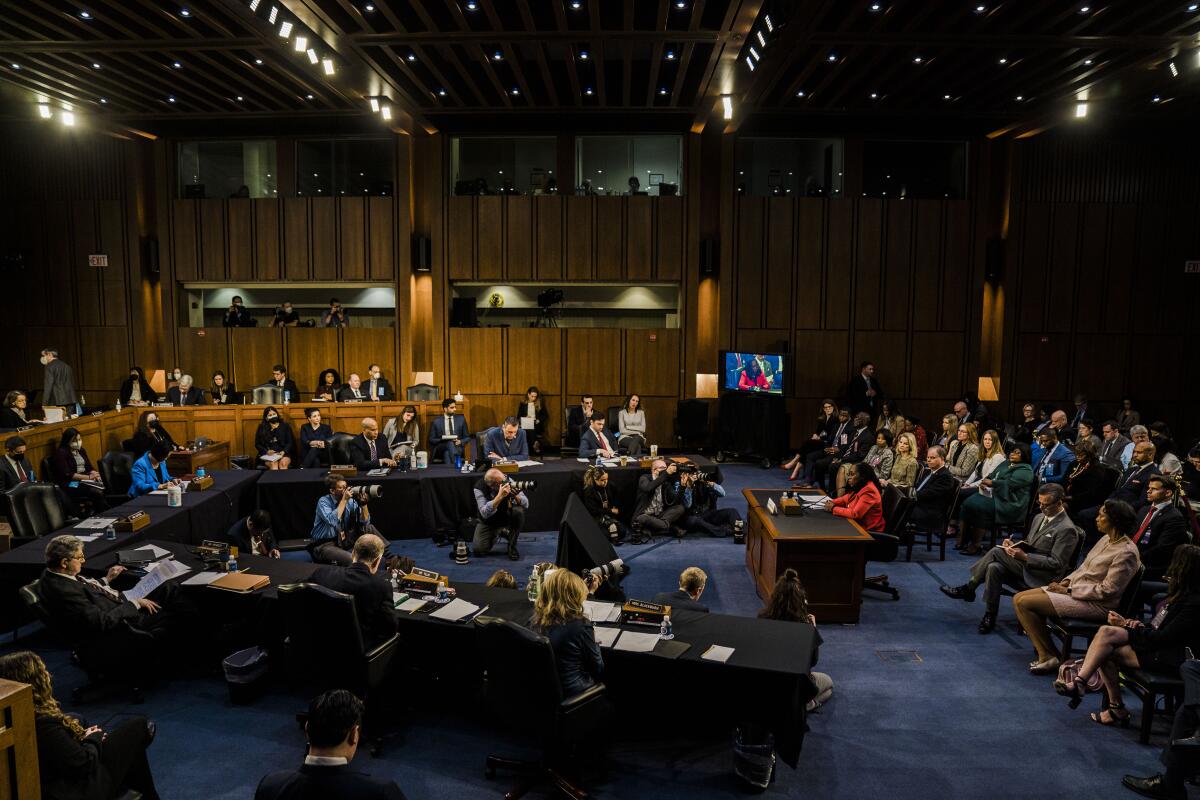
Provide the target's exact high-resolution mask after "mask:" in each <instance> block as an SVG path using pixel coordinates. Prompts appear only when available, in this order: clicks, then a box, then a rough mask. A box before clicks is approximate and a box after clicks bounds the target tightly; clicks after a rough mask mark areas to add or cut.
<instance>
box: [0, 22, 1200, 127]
mask: <svg viewBox="0 0 1200 800" xmlns="http://www.w3.org/2000/svg"><path fill="white" fill-rule="evenodd" d="M251 1H252V0H79V2H60V0H21V2H9V3H3V4H0V58H2V59H3V60H2V62H0V79H2V80H3V81H5V82H7V83H8V84H10V86H9V87H8V90H7V91H5V92H4V93H3V100H2V102H3V108H4V111H5V112H6V113H8V115H10V116H26V115H34V116H36V114H37V108H36V103H37V102H38V100H39V99H44V100H47V101H49V102H50V104H51V105H52V106H55V107H58V106H61V105H62V104H64V103H68V104H71V105H72V106H73V107H74V108H75V109H76V110H77V112H78V113H80V114H81V115H84V116H88V117H93V118H94V119H96V120H97V121H99V122H100V123H101V124H108V125H111V126H113V127H118V128H119V127H120V126H122V125H128V126H132V127H141V128H143V129H146V130H154V128H155V125H156V124H164V125H165V124H168V123H170V122H172V121H174V122H176V123H177V122H178V121H180V120H193V119H202V118H211V117H222V118H231V119H237V118H239V117H245V118H259V119H272V120H282V119H303V118H311V117H339V118H340V117H350V116H354V117H361V118H363V119H364V121H370V118H371V116H372V114H371V110H370V108H369V100H368V98H369V97H371V96H378V97H383V98H385V100H384V102H385V104H390V107H391V109H392V111H393V119H392V121H391V123H390V124H391V125H392V126H393V127H396V128H398V129H407V130H413V129H417V128H424V129H426V130H430V131H432V130H438V129H444V130H470V129H472V128H478V127H480V120H485V119H486V120H487V123H486V125H487V126H488V127H489V128H490V127H491V126H495V125H509V126H511V127H513V128H514V129H516V128H520V127H522V126H528V125H529V124H531V121H536V124H538V125H545V124H553V123H554V120H556V119H557V120H561V121H564V122H566V121H567V120H571V121H577V120H580V119H583V120H589V122H585V123H583V124H589V125H591V126H592V127H598V126H600V125H604V126H611V127H618V126H619V127H621V128H623V129H629V128H630V127H635V128H636V127H639V126H640V127H650V126H654V125H658V126H662V125H666V126H668V127H676V128H679V129H687V128H692V129H698V128H700V127H703V126H704V125H706V124H709V123H712V122H716V123H717V124H722V125H725V126H726V128H727V129H734V128H735V127H737V126H739V125H740V124H742V122H744V121H745V120H748V119H750V120H753V119H754V118H756V117H757V118H759V119H767V118H769V119H772V120H774V119H777V118H781V117H783V118H790V117H795V118H796V119H797V120H802V119H803V118H804V117H806V116H823V115H847V116H860V117H861V116H864V115H865V116H868V117H869V116H900V117H909V118H922V119H928V118H931V117H933V118H939V117H941V118H965V117H977V118H980V119H986V120H987V121H988V124H989V125H990V124H997V125H998V126H999V128H1000V129H1002V130H1008V131H1009V132H1015V133H1021V132H1030V131H1034V130H1038V129H1040V127H1044V126H1048V125H1053V124H1058V123H1060V122H1063V121H1065V120H1067V119H1068V118H1070V117H1072V116H1074V113H1075V108H1076V105H1077V103H1078V102H1079V100H1080V99H1082V98H1083V97H1086V99H1087V101H1088V109H1089V112H1090V113H1091V114H1093V115H1110V116H1127V117H1129V116H1132V117H1134V118H1138V117H1141V116H1143V115H1159V116H1171V117H1177V116H1179V115H1180V114H1190V113H1192V111H1193V110H1194V99H1193V98H1194V97H1195V95H1196V92H1195V85H1196V78H1197V75H1200V56H1198V52H1200V51H1198V49H1197V47H1198V44H1200V43H1198V41H1197V33H1198V32H1200V8H1197V7H1196V6H1194V5H1193V4H1191V3H1189V2H1187V0H1148V1H1147V0H1143V1H1142V2H1130V1H1125V2H1107V1H1106V0H1099V1H1098V2H1095V3H1086V2H1059V1H1057V0H954V2H943V1H935V0H891V1H890V2H889V1H888V0H879V2H872V0H578V2H573V0H413V1H412V2H406V1H405V0H259V2H258V3H257V4H256V8H255V10H253V11H252V10H251V8H250V5H251ZM576 6H578V7H576ZM272 9H275V13H276V20H275V22H274V23H270V22H269V21H268V18H269V16H270V14H271V13H272ZM767 16H770V18H771V26H770V27H771V28H773V30H770V31H769V30H768V26H767V24H766V18H767ZM285 21H290V22H292V23H293V31H292V32H291V35H290V36H289V37H288V38H287V39H284V38H282V37H281V36H280V35H279V28H280V26H281V24H282V23H283V22H285ZM759 33H761V34H762V36H763V39H764V40H765V41H766V45H765V46H763V45H762V44H761V42H760V40H759ZM297 35H304V36H306V37H307V39H308V47H311V48H312V49H313V51H314V55H315V57H316V58H317V59H318V63H317V64H315V65H314V64H312V63H310V58H309V57H308V55H307V54H306V53H305V52H296V51H295V49H294V47H293V42H294V40H295V37H296V36H297ZM751 47H753V48H754V52H753V54H752V53H751V51H750V48H751ZM755 56H757V58H756V57H755ZM326 58H328V59H330V60H331V61H332V62H333V64H334V74H333V75H332V76H330V75H327V74H326V73H325V70H324V69H323V67H322V63H321V62H322V61H323V60H324V59H326ZM748 61H753V63H754V64H755V68H754V69H753V70H751V69H750V67H749V66H748V65H747V62H748ZM1172 63H1173V64H1174V65H1175V69H1176V71H1177V72H1178V75H1175V74H1173V73H1172V71H1171V66H1170V65H1171V64H1172ZM726 94H727V95H729V96H730V98H731V101H732V105H733V108H734V116H733V119H732V120H731V121H729V122H725V121H724V120H723V118H722V114H721V109H722V99H721V96H722V95H726ZM601 120H604V121H603V122H601ZM655 120H657V122H655ZM574 124H578V123H574Z"/></svg>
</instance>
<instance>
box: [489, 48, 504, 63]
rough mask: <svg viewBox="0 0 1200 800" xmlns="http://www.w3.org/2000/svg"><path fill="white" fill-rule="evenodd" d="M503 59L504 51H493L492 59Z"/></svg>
mask: <svg viewBox="0 0 1200 800" xmlns="http://www.w3.org/2000/svg"><path fill="white" fill-rule="evenodd" d="M503 60H504V53H501V52H500V51H499V50H497V51H496V52H494V53H492V61H503Z"/></svg>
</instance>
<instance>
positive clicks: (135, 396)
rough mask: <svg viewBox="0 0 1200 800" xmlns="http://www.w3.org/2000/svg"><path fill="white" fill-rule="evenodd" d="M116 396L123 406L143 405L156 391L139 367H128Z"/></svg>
mask: <svg viewBox="0 0 1200 800" xmlns="http://www.w3.org/2000/svg"><path fill="white" fill-rule="evenodd" d="M117 396H118V398H119V399H120V401H121V405H123V406H144V405H146V403H153V402H154V401H155V400H157V399H158V393H157V392H155V391H154V387H152V386H151V385H150V382H149V381H147V380H146V373H145V371H144V370H143V369H142V368H141V367H130V368H129V377H128V378H126V379H125V380H123V381H121V391H120V393H119V394H118V395H117ZM0 427H2V426H0Z"/></svg>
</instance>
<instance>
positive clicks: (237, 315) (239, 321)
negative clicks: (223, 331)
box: [221, 295, 258, 328]
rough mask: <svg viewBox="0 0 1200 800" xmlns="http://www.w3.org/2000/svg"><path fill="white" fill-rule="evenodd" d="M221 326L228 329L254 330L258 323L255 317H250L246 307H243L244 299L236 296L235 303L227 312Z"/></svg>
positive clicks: (234, 297)
mask: <svg viewBox="0 0 1200 800" xmlns="http://www.w3.org/2000/svg"><path fill="white" fill-rule="evenodd" d="M221 324H222V325H224V326H225V327H226V328H252V327H254V326H255V325H257V324H258V323H257V322H256V321H255V319H254V317H252V316H250V312H249V311H248V310H247V309H246V307H245V306H244V305H242V298H241V297H239V296H238V295H234V296H233V302H231V303H230V304H229V308H227V309H226V310H225V316H224V317H223V318H222V320H221Z"/></svg>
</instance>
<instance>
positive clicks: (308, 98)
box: [304, 94, 313, 100]
mask: <svg viewBox="0 0 1200 800" xmlns="http://www.w3.org/2000/svg"><path fill="white" fill-rule="evenodd" d="M304 99H305V100H312V99H313V96H312V95H311V94H306V95H304Z"/></svg>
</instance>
